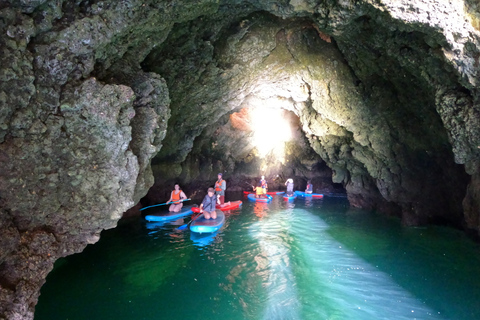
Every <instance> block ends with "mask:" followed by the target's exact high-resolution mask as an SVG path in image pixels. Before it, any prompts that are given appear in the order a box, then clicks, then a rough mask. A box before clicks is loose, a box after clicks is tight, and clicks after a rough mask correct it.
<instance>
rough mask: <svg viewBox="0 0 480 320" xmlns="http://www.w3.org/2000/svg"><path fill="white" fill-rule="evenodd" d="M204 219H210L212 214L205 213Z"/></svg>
mask: <svg viewBox="0 0 480 320" xmlns="http://www.w3.org/2000/svg"><path fill="white" fill-rule="evenodd" d="M203 217H204V218H205V219H207V220H208V219H210V213H209V212H207V211H203Z"/></svg>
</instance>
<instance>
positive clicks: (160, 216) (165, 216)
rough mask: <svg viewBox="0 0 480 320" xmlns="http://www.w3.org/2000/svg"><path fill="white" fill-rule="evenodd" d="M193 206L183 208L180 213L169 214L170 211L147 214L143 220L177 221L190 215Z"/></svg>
mask: <svg viewBox="0 0 480 320" xmlns="http://www.w3.org/2000/svg"><path fill="white" fill-rule="evenodd" d="M192 208H193V205H191V206H183V207H182V209H181V210H180V212H170V211H167V212H165V211H162V212H157V213H153V214H148V215H146V216H145V220H147V221H170V220H177V219H178V218H181V217H184V216H188V215H189V214H191V213H192Z"/></svg>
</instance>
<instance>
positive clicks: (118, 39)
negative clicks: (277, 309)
mask: <svg viewBox="0 0 480 320" xmlns="http://www.w3.org/2000/svg"><path fill="white" fill-rule="evenodd" d="M0 28H1V30H2V32H1V34H0V44H1V51H2V54H1V55H0V59H1V66H0V79H1V81H0V159H1V165H0V177H1V179H0V231H1V236H0V319H33V317H34V312H35V305H36V303H37V300H38V297H39V292H40V288H41V287H42V285H43V284H44V283H45V278H46V276H47V274H48V273H49V272H50V271H51V270H52V268H53V266H54V263H55V261H56V260H57V259H59V258H62V257H65V256H68V255H72V254H74V253H78V252H81V251H82V250H83V249H84V248H85V247H86V246H87V245H88V244H93V243H95V242H97V241H98V240H99V238H100V233H101V232H102V230H105V229H111V228H114V227H115V226H116V225H117V222H118V221H119V220H120V219H122V217H123V218H128V217H135V216H139V215H140V209H141V208H142V207H144V206H148V205H152V204H155V203H160V202H162V201H164V200H166V199H168V195H169V192H170V191H171V190H172V187H173V184H174V183H175V182H178V183H180V184H181V185H182V186H184V190H185V191H186V192H187V193H188V194H189V195H192V197H198V198H200V199H201V198H202V197H203V196H204V195H205V192H206V188H207V187H209V186H211V185H212V184H213V183H214V181H215V180H216V177H217V174H218V173H223V176H224V177H225V179H226V181H227V189H228V190H232V191H242V190H244V189H246V188H250V185H251V184H252V183H254V181H256V180H257V179H258V178H259V177H260V176H261V175H265V176H266V177H267V179H268V180H269V187H270V188H272V189H278V188H282V187H284V182H285V180H286V179H287V178H292V179H293V180H294V181H295V185H297V186H299V187H301V188H304V186H305V184H306V182H307V180H311V181H312V182H313V184H314V186H315V191H317V192H322V193H345V194H346V196H347V198H348V202H349V204H350V206H352V207H356V208H363V209H369V210H374V211H376V212H378V213H380V214H384V215H387V216H390V217H394V218H396V219H398V220H399V221H401V224H402V225H403V226H405V227H407V228H408V227H418V226H425V225H442V226H448V227H450V228H454V229H457V230H462V232H464V233H466V234H468V235H469V236H471V237H472V238H474V239H476V240H478V239H479V236H480V102H479V98H480V93H479V90H478V87H479V85H480V83H479V81H480V66H479V62H480V6H479V5H478V4H477V3H476V2H475V1H474V0H461V1H443V0H415V1H409V2H408V3H407V2H399V1H395V0H379V1H371V0H362V1H353V0H341V1H319V0H278V1H271V0H198V1H186V0H165V1H160V0H143V1H139V0H121V1H112V0H105V1H99V0H77V1H65V0H21V1H12V0H0Z"/></svg>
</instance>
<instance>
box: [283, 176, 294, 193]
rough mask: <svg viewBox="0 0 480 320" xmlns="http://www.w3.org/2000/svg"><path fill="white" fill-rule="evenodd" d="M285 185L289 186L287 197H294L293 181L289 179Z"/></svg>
mask: <svg viewBox="0 0 480 320" xmlns="http://www.w3.org/2000/svg"><path fill="white" fill-rule="evenodd" d="M285 185H286V186H287V196H291V195H293V179H287V181H285Z"/></svg>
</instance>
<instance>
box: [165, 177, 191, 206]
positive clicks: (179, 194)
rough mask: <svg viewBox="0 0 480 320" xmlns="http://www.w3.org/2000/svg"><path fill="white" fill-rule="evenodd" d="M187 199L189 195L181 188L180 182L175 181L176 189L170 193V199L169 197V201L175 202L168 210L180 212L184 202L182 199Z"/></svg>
mask: <svg viewBox="0 0 480 320" xmlns="http://www.w3.org/2000/svg"><path fill="white" fill-rule="evenodd" d="M184 199H187V196H186V195H185V193H184V192H183V191H182V190H180V185H179V184H178V183H175V190H173V191H172V193H171V194H170V199H168V201H167V203H169V202H173V203H172V204H171V205H170V208H168V211H170V212H180V210H181V209H182V207H183V202H181V201H180V200H184Z"/></svg>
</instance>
